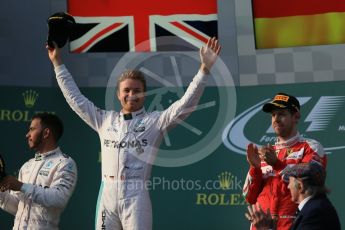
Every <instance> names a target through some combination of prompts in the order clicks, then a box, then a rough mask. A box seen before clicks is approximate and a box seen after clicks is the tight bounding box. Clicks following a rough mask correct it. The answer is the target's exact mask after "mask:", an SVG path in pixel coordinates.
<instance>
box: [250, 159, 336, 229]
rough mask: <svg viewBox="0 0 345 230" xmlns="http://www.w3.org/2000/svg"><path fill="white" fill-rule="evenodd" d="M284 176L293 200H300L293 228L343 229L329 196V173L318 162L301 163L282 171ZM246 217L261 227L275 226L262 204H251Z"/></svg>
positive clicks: (269, 227)
mask: <svg viewBox="0 0 345 230" xmlns="http://www.w3.org/2000/svg"><path fill="white" fill-rule="evenodd" d="M282 175H283V176H282V178H283V180H285V181H287V182H288V183H289V185H288V188H289V189H290V193H291V200H292V201H294V202H296V203H298V204H299V205H298V210H297V214H296V218H295V220H294V222H293V225H292V226H291V230H324V229H332V230H340V229H341V228H340V221H339V217H338V214H337V212H336V210H335V208H334V207H333V205H332V203H331V202H330V201H329V199H328V198H327V192H328V190H327V188H326V187H325V179H326V174H325V171H324V169H323V167H322V166H321V165H320V164H319V163H316V162H311V163H301V164H297V165H295V166H292V167H291V168H287V169H286V170H283V171H282ZM248 211H249V212H248V213H246V217H247V219H248V220H249V221H251V222H252V224H254V226H256V227H257V229H258V230H267V229H274V222H273V220H272V218H271V215H270V213H269V210H268V212H267V213H265V212H263V210H262V209H261V207H260V206H258V205H256V206H255V205H253V206H251V207H248Z"/></svg>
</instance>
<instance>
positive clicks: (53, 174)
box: [0, 148, 77, 230]
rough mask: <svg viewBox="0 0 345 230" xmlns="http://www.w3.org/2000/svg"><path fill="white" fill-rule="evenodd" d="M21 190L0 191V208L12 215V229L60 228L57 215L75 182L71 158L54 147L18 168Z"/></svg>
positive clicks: (74, 170) (48, 229) (43, 229)
mask: <svg viewBox="0 0 345 230" xmlns="http://www.w3.org/2000/svg"><path fill="white" fill-rule="evenodd" d="M18 180H19V181H21V182H22V183H24V184H23V186H22V188H21V191H18V192H14V191H11V192H8V191H6V192H0V207H1V208H2V209H3V210H5V211H7V212H8V213H11V214H13V215H15V220H14V226H13V229H15V230H19V229H31V230H55V229H59V227H58V225H59V222H60V215H61V213H62V211H63V209H64V208H65V207H66V205H67V202H68V200H69V198H70V197H71V195H72V193H73V190H74V187H75V184H76V182H77V167H76V164H75V162H74V160H73V159H72V158H71V157H68V156H66V155H65V154H63V153H62V152H61V150H60V148H56V149H54V150H52V151H50V152H47V153H44V154H36V156H35V158H32V159H30V160H29V161H27V162H26V163H25V164H24V165H23V166H22V167H21V169H20V171H19V175H18Z"/></svg>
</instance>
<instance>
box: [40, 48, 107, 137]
mask: <svg viewBox="0 0 345 230" xmlns="http://www.w3.org/2000/svg"><path fill="white" fill-rule="evenodd" d="M55 47H56V48H51V47H49V46H48V45H47V46H46V48H47V50H48V56H49V59H50V61H51V62H52V64H53V65H54V71H55V74H56V80H57V82H58V84H59V87H60V89H61V91H62V93H63V95H64V97H65V99H66V101H67V103H68V104H69V106H70V107H71V108H72V110H73V111H74V112H76V113H77V114H78V116H79V117H80V118H81V119H83V120H84V121H85V122H86V123H87V124H88V125H89V126H90V127H91V128H93V129H94V130H96V131H97V130H98V129H99V127H100V126H101V123H102V121H103V116H104V114H105V112H104V111H103V110H100V109H99V108H97V107H96V106H95V105H94V104H93V103H92V102H91V101H90V100H89V99H87V98H86V97H85V96H84V95H83V94H82V93H81V92H80V90H79V88H78V86H77V84H76V83H75V81H74V80H73V77H72V75H71V74H70V73H69V71H68V70H67V68H66V67H65V65H64V64H63V61H62V57H61V49H60V48H58V47H57V46H55Z"/></svg>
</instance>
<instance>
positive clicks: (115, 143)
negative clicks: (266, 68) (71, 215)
mask: <svg viewBox="0 0 345 230" xmlns="http://www.w3.org/2000/svg"><path fill="white" fill-rule="evenodd" d="M55 73H56V77H57V81H58V84H59V86H60V88H61V90H62V93H63V95H64V96H65V98H66V100H67V102H68V104H69V105H70V106H71V108H72V109H73V110H74V111H75V112H76V113H77V114H78V115H79V116H80V117H81V118H82V119H83V120H84V121H85V122H86V123H87V124H88V125H89V126H91V128H93V129H94V130H95V131H97V132H98V134H99V138H100V141H101V150H102V153H101V154H102V155H101V157H102V183H101V187H100V193H99V197H98V202H97V208H96V229H116V230H120V229H125V230H150V229H152V209H151V201H150V197H149V192H148V191H147V189H146V188H145V182H146V181H148V180H149V179H150V176H151V167H152V165H151V164H152V162H153V160H154V159H155V156H156V153H157V151H158V147H159V145H160V142H161V139H162V137H163V132H165V131H166V128H167V127H169V126H172V125H173V124H176V123H177V122H178V120H179V119H184V118H186V117H187V115H188V114H190V113H191V112H192V110H193V109H194V107H195V106H196V105H197V103H198V101H199V99H200V96H201V95H202V92H203V90H204V87H205V85H206V80H207V76H205V75H204V74H202V72H199V73H198V74H197V75H196V76H195V77H194V79H193V81H192V83H191V84H190V85H189V87H188V89H187V91H186V93H185V94H184V96H183V97H182V98H181V99H180V100H178V101H176V102H175V103H173V104H172V105H171V106H170V107H169V108H168V109H166V110H164V111H159V112H158V111H155V112H152V113H147V112H146V111H145V110H144V109H141V110H139V111H136V112H134V113H131V114H125V115H124V114H123V113H122V112H115V111H105V110H101V109H99V108H97V107H96V106H95V105H94V104H93V103H92V102H91V101H89V100H88V99H87V98H86V97H84V96H83V95H82V94H81V93H80V91H79V89H78V87H77V85H76V84H75V82H74V80H73V78H72V76H71V74H70V73H69V72H68V70H67V69H66V67H65V66H64V65H61V66H58V67H56V68H55ZM114 96H115V95H114Z"/></svg>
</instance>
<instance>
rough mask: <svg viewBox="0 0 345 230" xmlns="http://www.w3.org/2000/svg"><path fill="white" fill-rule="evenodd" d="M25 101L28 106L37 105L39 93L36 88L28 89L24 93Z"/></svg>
mask: <svg viewBox="0 0 345 230" xmlns="http://www.w3.org/2000/svg"><path fill="white" fill-rule="evenodd" d="M23 97H24V103H25V106H26V107H27V108H31V107H33V106H34V105H35V103H36V99H37V97H38V93H37V92H36V91H35V90H31V89H30V90H26V91H25V92H24V93H23Z"/></svg>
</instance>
